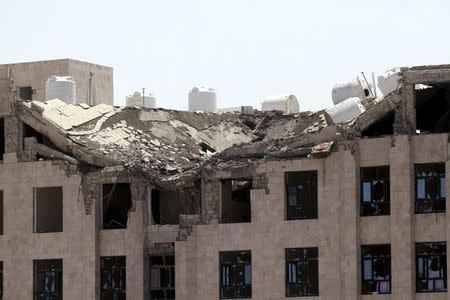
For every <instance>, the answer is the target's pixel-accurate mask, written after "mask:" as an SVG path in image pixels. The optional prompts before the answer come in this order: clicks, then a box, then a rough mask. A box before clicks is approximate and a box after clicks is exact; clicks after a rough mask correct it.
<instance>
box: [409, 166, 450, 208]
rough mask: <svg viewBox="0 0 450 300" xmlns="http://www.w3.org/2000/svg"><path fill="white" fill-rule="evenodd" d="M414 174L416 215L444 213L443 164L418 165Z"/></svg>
mask: <svg viewBox="0 0 450 300" xmlns="http://www.w3.org/2000/svg"><path fill="white" fill-rule="evenodd" d="M415 174H416V213H438V212H445V164H444V163H433V164H418V165H416V166H415Z"/></svg>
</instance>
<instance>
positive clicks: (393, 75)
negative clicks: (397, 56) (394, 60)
mask: <svg viewBox="0 0 450 300" xmlns="http://www.w3.org/2000/svg"><path fill="white" fill-rule="evenodd" d="M377 79H378V88H379V89H380V91H381V93H382V94H383V96H386V95H388V94H390V93H392V92H393V91H395V90H396V89H398V88H399V87H401V83H400V79H401V76H400V68H392V69H390V70H387V71H386V72H384V73H383V74H381V75H380V76H378V78H377Z"/></svg>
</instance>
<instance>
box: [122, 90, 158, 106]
mask: <svg viewBox="0 0 450 300" xmlns="http://www.w3.org/2000/svg"><path fill="white" fill-rule="evenodd" d="M126 100H127V106H140V107H146V108H156V98H155V97H154V96H153V95H152V94H147V95H144V97H142V94H141V93H140V92H134V94H133V95H130V96H128V97H127V98H126Z"/></svg>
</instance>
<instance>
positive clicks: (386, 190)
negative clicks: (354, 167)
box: [360, 166, 391, 217]
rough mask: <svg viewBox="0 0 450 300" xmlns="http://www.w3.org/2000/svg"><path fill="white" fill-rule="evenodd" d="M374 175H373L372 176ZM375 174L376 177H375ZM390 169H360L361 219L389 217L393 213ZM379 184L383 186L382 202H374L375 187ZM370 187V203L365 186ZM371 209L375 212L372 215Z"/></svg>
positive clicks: (377, 167) (376, 167)
mask: <svg viewBox="0 0 450 300" xmlns="http://www.w3.org/2000/svg"><path fill="white" fill-rule="evenodd" d="M371 173H372V174H371ZM373 173H375V176H373ZM389 173H390V168H389V166H373V167H361V168H360V189H361V190H360V206H361V209H360V210H361V211H360V213H361V217H369V216H389V215H390V213H391V208H390V205H391V201H390V200H391V199H390V198H391V196H390V174H389ZM378 182H382V184H383V198H382V200H381V201H379V200H374V186H375V184H377V183H378ZM366 183H368V184H369V185H370V201H364V200H365V195H366V194H365V188H364V186H365V184H366ZM370 209H373V210H375V211H374V212H373V213H370V212H369V211H370Z"/></svg>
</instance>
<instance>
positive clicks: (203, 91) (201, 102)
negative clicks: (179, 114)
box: [188, 87, 217, 112]
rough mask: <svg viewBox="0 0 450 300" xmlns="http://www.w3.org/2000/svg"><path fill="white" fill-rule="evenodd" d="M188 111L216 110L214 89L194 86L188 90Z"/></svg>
mask: <svg viewBox="0 0 450 300" xmlns="http://www.w3.org/2000/svg"><path fill="white" fill-rule="evenodd" d="M188 106H189V111H205V112H216V111H217V98H216V91H215V90H214V89H212V88H205V87H194V88H192V89H191V90H190V91H189V97H188Z"/></svg>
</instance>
